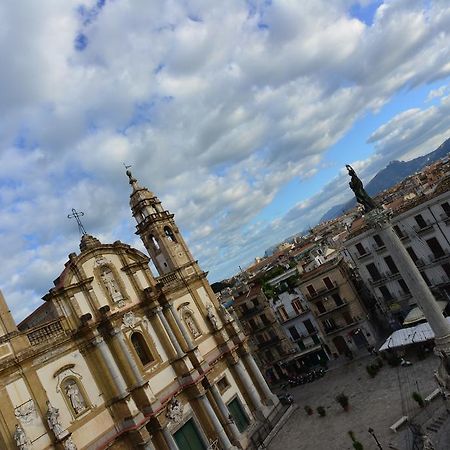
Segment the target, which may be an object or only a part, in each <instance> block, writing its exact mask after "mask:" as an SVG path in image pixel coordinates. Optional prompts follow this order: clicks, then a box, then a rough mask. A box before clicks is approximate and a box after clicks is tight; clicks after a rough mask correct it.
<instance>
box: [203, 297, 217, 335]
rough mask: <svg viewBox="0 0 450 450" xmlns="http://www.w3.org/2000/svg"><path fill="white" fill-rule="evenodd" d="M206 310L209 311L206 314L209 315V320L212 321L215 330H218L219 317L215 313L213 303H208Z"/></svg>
mask: <svg viewBox="0 0 450 450" xmlns="http://www.w3.org/2000/svg"><path fill="white" fill-rule="evenodd" d="M206 311H207V313H206V314H207V316H208V319H209V321H210V322H211V325H212V326H213V328H214V329H215V330H218V329H219V323H218V322H217V317H216V315H215V314H214V307H213V305H211V303H208V304H207V305H206Z"/></svg>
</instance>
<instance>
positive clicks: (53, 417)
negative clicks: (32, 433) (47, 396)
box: [46, 400, 64, 438]
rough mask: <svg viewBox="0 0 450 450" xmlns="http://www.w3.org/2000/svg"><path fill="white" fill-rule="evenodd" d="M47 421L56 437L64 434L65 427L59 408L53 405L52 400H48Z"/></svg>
mask: <svg viewBox="0 0 450 450" xmlns="http://www.w3.org/2000/svg"><path fill="white" fill-rule="evenodd" d="M46 417H47V423H48V426H49V428H50V429H51V430H52V431H53V433H55V436H56V438H59V437H60V436H61V435H62V434H64V428H63V427H62V425H61V422H60V420H59V409H58V408H55V407H54V406H52V404H51V403H50V400H47V415H46Z"/></svg>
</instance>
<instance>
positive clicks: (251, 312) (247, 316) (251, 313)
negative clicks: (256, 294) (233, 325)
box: [240, 305, 265, 320]
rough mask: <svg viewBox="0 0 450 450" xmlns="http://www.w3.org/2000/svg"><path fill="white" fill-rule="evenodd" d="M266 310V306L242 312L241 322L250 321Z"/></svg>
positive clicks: (258, 306)
mask: <svg viewBox="0 0 450 450" xmlns="http://www.w3.org/2000/svg"><path fill="white" fill-rule="evenodd" d="M264 309H265V307H264V306H262V305H257V306H254V307H253V308H250V309H247V310H245V311H243V312H242V314H241V317H240V319H241V320H248V319H250V318H251V317H253V316H255V315H256V314H259V313H261V312H263V311H264Z"/></svg>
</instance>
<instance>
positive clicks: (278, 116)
mask: <svg viewBox="0 0 450 450" xmlns="http://www.w3.org/2000/svg"><path fill="white" fill-rule="evenodd" d="M24 4H26V7H24ZM0 18H1V23H2V27H1V28H0V56H1V59H2V62H3V64H2V71H1V72H0V85H1V86H2V89H1V91H0V118H1V122H0V123H1V126H0V149H1V150H0V161H1V164H0V208H1V214H2V215H1V217H2V220H1V228H0V249H1V253H2V255H3V256H4V257H3V258H2V262H1V266H0V267H1V273H2V277H1V279H0V287H1V289H2V290H3V292H4V294H5V297H6V300H7V302H8V304H9V305H10V307H11V309H12V312H13V314H14V316H15V318H16V320H17V321H19V320H21V319H23V318H24V317H25V315H27V314H29V313H30V312H31V311H32V310H34V309H35V308H36V307H37V306H39V305H40V304H41V303H42V300H41V297H42V296H43V295H44V294H45V293H46V292H47V291H48V289H50V288H51V287H52V280H54V279H55V278H56V277H57V276H58V275H59V274H60V272H61V271H62V269H63V268H64V262H65V261H66V260H67V255H68V254H69V253H72V252H74V251H78V244H79V240H80V236H79V233H78V229H77V226H76V223H75V222H74V221H69V220H68V219H67V215H68V214H70V213H71V209H72V208H75V209H76V210H79V211H83V212H84V213H85V216H84V217H83V224H84V226H85V228H86V231H87V232H88V233H89V234H92V235H94V236H96V237H97V238H99V239H100V240H101V241H102V242H104V243H107V242H114V241H116V240H118V239H120V240H121V241H123V242H125V243H128V244H130V245H132V246H134V247H137V248H139V249H143V246H142V244H141V243H140V241H139V239H138V237H137V236H135V235H134V231H135V230H134V226H135V223H134V220H133V218H132V217H131V212H130V209H129V206H128V200H129V194H130V188H129V185H128V179H127V177H126V175H125V168H124V164H126V165H131V166H132V168H131V170H132V172H133V175H134V176H135V177H136V178H137V179H138V180H139V183H140V184H141V185H142V186H146V187H147V188H148V189H150V190H151V191H153V192H154V193H155V194H156V195H157V196H158V197H159V198H160V200H161V201H162V203H163V206H164V207H165V208H166V209H169V210H170V211H171V212H172V213H174V214H175V220H176V221H177V223H178V224H179V225H180V227H181V229H182V233H183V235H184V236H185V237H186V240H187V242H188V245H189V246H190V248H191V251H192V253H193V254H194V256H195V257H196V258H198V259H199V261H200V265H201V267H202V268H203V269H204V270H206V271H209V272H210V276H209V279H210V281H211V282H213V281H217V280H220V279H223V278H226V277H229V276H231V275H232V274H234V273H236V272H237V271H238V267H239V265H241V266H245V265H248V264H249V263H250V262H251V261H252V260H253V259H254V257H256V256H261V255H262V254H263V252H264V250H265V249H266V248H268V247H270V246H271V245H273V244H276V243H277V242H280V241H282V240H283V239H285V238H286V237H288V236H290V235H292V234H294V233H297V232H300V231H302V230H304V229H307V228H308V227H309V226H311V225H314V224H316V223H317V222H318V220H319V219H320V217H321V216H322V215H323V214H324V213H325V212H326V211H327V210H328V209H329V208H330V207H331V206H333V205H335V204H338V203H341V202H343V201H345V200H347V199H349V198H351V196H352V192H351V191H350V190H349V188H348V177H347V174H346V170H345V164H347V163H348V164H351V165H352V166H353V167H354V168H355V169H356V170H357V172H358V174H359V175H360V177H361V178H362V179H363V181H364V182H365V183H367V182H368V181H369V180H370V178H371V177H372V176H373V175H375V173H376V172H377V171H379V170H380V169H382V168H383V167H384V166H385V165H386V164H387V163H388V162H389V161H391V160H394V159H403V160H409V159H412V158H414V157H416V156H419V155H423V154H426V153H428V152H430V151H432V150H434V149H435V148H437V147H438V146H439V145H440V144H441V143H442V142H443V141H444V140H445V139H446V138H448V137H449V136H450V114H449V109H450V96H449V93H450V90H449V79H450V64H449V61H450V45H449V42H450V39H449V38H450V36H449V34H450V32H449V30H450V5H449V4H448V2H446V1H444V0H441V1H439V0H438V1H430V2H423V1H418V0H408V1H406V0H393V1H385V2H382V1H379V0H376V1H370V0H362V1H353V0H336V1H335V2H331V4H330V2H328V1H325V0H314V1H305V2H296V1H288V0H285V1H277V2H266V1H261V2H260V1H248V2H239V1H231V2H226V3H224V4H221V3H218V4H216V3H214V4H212V3H211V2H203V1H192V2H181V1H169V2H164V3H162V2H158V1H150V2H136V1H133V2H131V1H129V2H127V1H105V0H97V1H85V2H82V3H80V2H79V1H66V2H59V1H56V0H46V1H43V2H39V4H37V3H36V2H25V3H23V2H21V3H20V4H19V3H18V2H9V3H6V4H4V5H2V6H1V7H0ZM393 44H395V45H393ZM387 47H389V51H388V52H387V51H385V50H386V48H387ZM5 256H6V257H5Z"/></svg>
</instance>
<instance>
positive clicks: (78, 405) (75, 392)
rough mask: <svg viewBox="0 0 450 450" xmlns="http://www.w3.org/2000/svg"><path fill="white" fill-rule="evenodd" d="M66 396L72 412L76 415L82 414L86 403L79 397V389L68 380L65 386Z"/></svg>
mask: <svg viewBox="0 0 450 450" xmlns="http://www.w3.org/2000/svg"><path fill="white" fill-rule="evenodd" d="M66 395H67V397H68V399H69V400H70V404H71V405H72V408H73V410H74V411H75V412H76V413H77V414H80V413H82V412H83V411H84V410H85V409H86V403H85V401H84V398H83V396H82V395H81V392H80V388H79V387H78V385H77V383H76V382H75V381H73V380H70V381H69V382H68V383H67V384H66Z"/></svg>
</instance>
